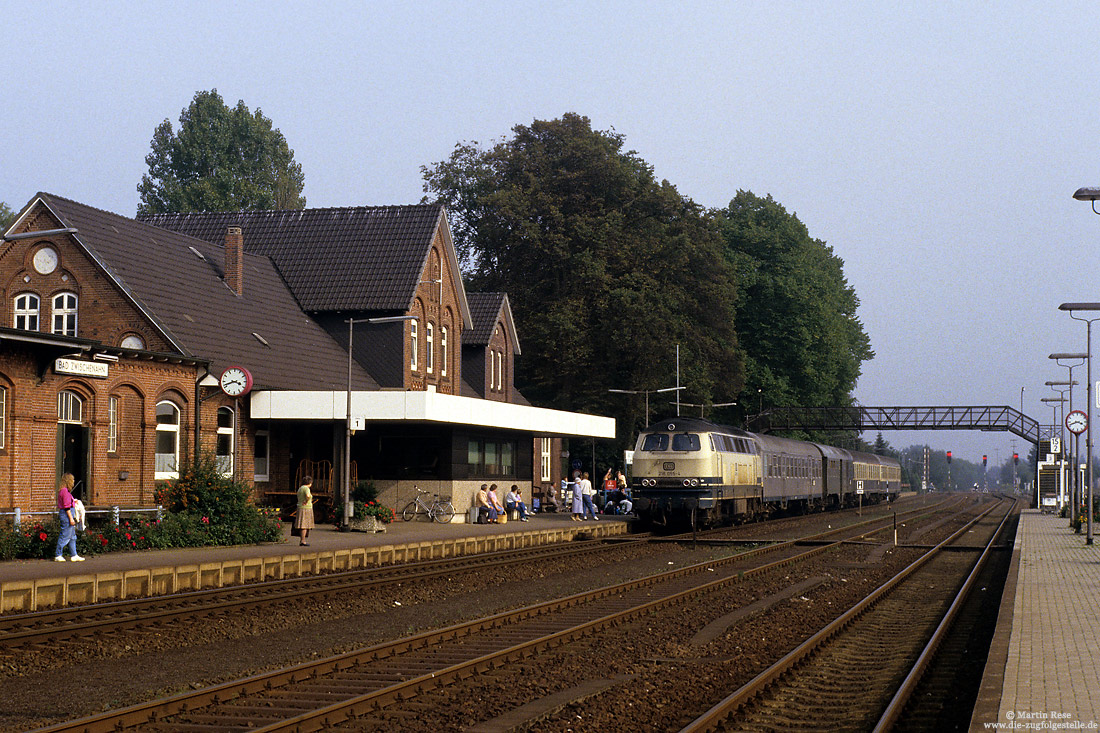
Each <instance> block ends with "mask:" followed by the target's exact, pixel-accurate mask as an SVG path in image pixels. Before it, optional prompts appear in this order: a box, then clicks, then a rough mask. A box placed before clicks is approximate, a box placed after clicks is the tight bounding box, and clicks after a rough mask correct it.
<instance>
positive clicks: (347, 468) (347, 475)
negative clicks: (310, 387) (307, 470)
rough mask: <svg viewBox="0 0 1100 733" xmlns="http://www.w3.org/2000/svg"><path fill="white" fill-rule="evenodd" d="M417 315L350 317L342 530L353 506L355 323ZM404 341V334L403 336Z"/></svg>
mask: <svg viewBox="0 0 1100 733" xmlns="http://www.w3.org/2000/svg"><path fill="white" fill-rule="evenodd" d="M414 320H416V316H384V317H381V318H349V319H347V321H346V322H347V324H348V405H347V407H348V409H347V416H346V417H347V422H346V423H345V431H344V480H343V482H342V483H343V487H342V492H341V493H342V496H341V499H342V501H343V503H344V515H343V517H342V518H341V520H340V530H341V531H343V532H346V531H347V530H348V526H349V523H350V522H351V515H352V506H351V433H352V422H351V365H352V356H351V355H352V350H353V349H352V347H353V346H354V343H355V324H356V323H396V322H398V321H414ZM402 341H404V336H402Z"/></svg>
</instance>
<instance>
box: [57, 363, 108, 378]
mask: <svg viewBox="0 0 1100 733" xmlns="http://www.w3.org/2000/svg"><path fill="white" fill-rule="evenodd" d="M53 370H54V371H55V372H57V373H58V374H74V375H76V376H78V377H96V378H99V379H106V378H107V376H108V368H107V365H106V364H104V363H103V362H99V361H81V360H79V359H58V360H57V361H55V362H54V363H53Z"/></svg>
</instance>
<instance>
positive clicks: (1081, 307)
mask: <svg viewBox="0 0 1100 733" xmlns="http://www.w3.org/2000/svg"><path fill="white" fill-rule="evenodd" d="M1082 190H1084V189H1082ZM1080 192H1081V191H1078V192H1077V193H1080ZM1076 196H1077V194H1074V197H1075V198H1076ZM1097 198H1100V190H1098V192H1097ZM1094 207H1095V203H1094ZM1058 310H1062V311H1068V312H1069V317H1070V318H1072V319H1073V320H1075V321H1084V322H1085V326H1086V329H1085V334H1086V335H1085V338H1086V344H1087V348H1086V349H1085V370H1086V377H1085V379H1086V381H1085V415H1086V416H1088V427H1087V428H1086V430H1085V462H1086V463H1087V464H1088V471H1087V476H1088V478H1087V479H1086V483H1087V484H1088V509H1087V511H1088V517H1087V520H1088V522H1087V525H1086V527H1087V529H1086V530H1085V544H1086V545H1091V544H1092V322H1093V321H1100V303H1062V304H1061V305H1060V306H1058ZM1078 311H1083V312H1085V313H1090V314H1092V315H1091V317H1087V318H1086V317H1079V316H1075V315H1074V313H1075V312H1078Z"/></svg>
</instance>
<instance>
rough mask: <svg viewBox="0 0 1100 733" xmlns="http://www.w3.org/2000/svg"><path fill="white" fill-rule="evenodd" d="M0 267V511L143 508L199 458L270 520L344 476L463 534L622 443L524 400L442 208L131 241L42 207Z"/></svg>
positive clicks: (62, 202) (503, 315) (45, 198)
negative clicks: (73, 503) (593, 443)
mask: <svg viewBox="0 0 1100 733" xmlns="http://www.w3.org/2000/svg"><path fill="white" fill-rule="evenodd" d="M0 247H2V249H0V282H3V283H4V287H5V293H4V301H3V302H4V309H5V313H4V314H3V315H2V316H0V323H4V324H6V325H4V326H0V510H3V509H10V508H14V507H18V508H21V509H22V510H24V511H28V510H45V509H50V508H51V507H52V506H53V496H54V490H55V487H56V485H57V481H58V479H59V477H60V475H61V474H62V473H64V472H71V473H73V474H74V475H75V476H76V477H77V480H78V481H79V482H80V483H79V490H78V492H77V493H78V495H80V496H82V497H83V499H84V501H85V503H86V504H91V505H93V506H111V505H119V506H124V507H136V506H150V505H152V504H154V503H155V499H154V490H155V487H156V484H157V482H158V481H165V480H171V479H173V478H176V477H178V476H179V471H180V467H181V466H185V465H187V462H189V461H191V460H193V457H194V455H195V446H198V447H199V449H200V450H202V451H205V452H209V453H211V454H213V455H215V456H216V458H217V460H218V462H219V465H220V466H221V467H222V469H223V470H224V471H225V473H226V474H227V475H229V474H232V475H234V476H236V477H237V478H239V479H241V480H243V481H245V482H248V483H251V484H253V485H254V486H255V493H256V496H257V499H258V500H260V501H263V502H266V503H288V502H289V501H290V500H291V497H292V495H293V492H294V490H295V489H296V488H297V485H298V482H299V481H300V480H301V478H302V476H303V475H306V474H309V475H312V476H314V477H315V484H314V493H315V494H318V495H320V496H321V497H322V498H324V499H328V500H329V501H331V500H332V499H333V498H334V497H338V496H339V493H340V487H341V485H342V483H343V478H344V471H345V468H344V466H345V465H349V466H350V471H349V477H350V479H351V480H352V481H353V482H354V481H355V480H370V481H372V482H373V483H374V484H375V486H376V487H377V488H378V489H379V490H380V498H381V500H382V502H383V503H385V504H387V505H389V506H391V507H396V508H400V507H401V506H403V505H404V504H405V503H406V502H407V501H408V500H409V499H411V497H412V496H413V495H414V494H415V491H414V487H419V488H422V489H426V490H429V491H431V492H433V493H435V492H438V493H442V494H446V495H451V496H452V497H453V503H454V505H455V507H456V509H457V510H458V511H459V512H460V513H463V512H464V510H465V509H466V508H467V507H468V506H470V503H471V500H472V496H473V494H474V492H476V488H477V487H478V486H480V485H481V484H482V483H486V482H495V483H497V484H498V485H500V486H501V487H504V488H507V487H509V486H511V485H512V484H513V483H514V484H517V485H519V486H520V487H521V489H523V493H524V494H525V496H526V497H527V498H528V500H530V498H531V495H532V492H534V493H535V494H541V493H543V492H544V491H548V490H550V489H551V487H553V486H556V485H557V483H558V482H559V481H560V478H561V476H562V474H563V473H564V466H563V461H562V458H561V455H562V439H563V438H567V437H578V438H580V437H583V438H586V439H590V438H612V437H614V432H615V429H614V421H613V420H612V419H610V418H604V417H598V416H593V415H586V414H581V413H572V412H566V411H561V410H553V409H546V408H537V407H533V406H531V405H530V404H529V403H528V402H527V401H526V400H525V399H524V398H523V396H522V395H521V394H520V393H519V392H518V391H517V390H516V389H515V387H514V385H513V382H512V375H513V372H514V364H515V359H516V358H517V357H519V356H520V341H519V336H518V334H517V333H516V329H515V324H514V322H513V320H512V315H511V309H510V306H509V303H508V298H507V295H505V294H503V293H467V292H466V291H465V288H464V286H463V283H462V278H461V273H460V272H459V268H458V262H457V258H456V255H455V251H454V245H453V243H452V241H451V237H450V230H449V227H448V224H447V217H446V213H445V211H444V210H443V208H442V207H440V206H434V205H411V206H381V207H350V208H333V209H307V210H304V211H261V212H237V213H203V214H184V215H163V216H157V217H152V218H150V219H149V220H147V221H138V220H135V219H131V218H128V217H124V216H120V215H117V214H112V213H109V212H106V211H102V210H99V209H96V208H93V207H90V206H87V205H85V204H81V203H78V202H75V201H71V200H68V199H65V198H62V197H59V196H55V195H52V194H47V193H39V194H37V195H36V196H35V197H34V198H33V199H32V200H31V201H30V203H28V204H27V205H26V206H25V207H24V208H23V209H22V211H20V213H19V215H18V216H17V218H16V220H15V223H14V224H13V225H12V226H11V227H10V228H9V229H8V230H7V232H5V233H4V237H3V241H2V242H0ZM349 319H350V320H351V321H352V323H351V325H350V330H351V339H352V349H351V355H350V356H351V358H349V352H348V340H349ZM378 319H382V320H380V321H379V320H378ZM371 321H374V322H371ZM237 377H239V379H238V378H237ZM349 384H350V400H349V389H348V387H349ZM223 386H224V387H225V388H224V389H223ZM349 418H350V421H349ZM349 425H350V426H351V427H352V428H353V430H352V435H351V437H350V439H349V438H348V431H347V428H348V426H349ZM348 442H350V453H348V452H346V451H345V445H346V444H347V443H348ZM585 442H587V440H586V441H585Z"/></svg>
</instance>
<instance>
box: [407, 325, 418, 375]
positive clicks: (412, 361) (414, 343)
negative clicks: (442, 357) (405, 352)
mask: <svg viewBox="0 0 1100 733" xmlns="http://www.w3.org/2000/svg"><path fill="white" fill-rule="evenodd" d="M417 324H418V321H417V320H416V319H415V318H414V319H412V320H411V321H409V350H410V351H412V356H410V357H409V369H412V370H413V371H414V372H415V371H416V351H417V347H418V344H419V340H418V338H417V333H416V328H417Z"/></svg>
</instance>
